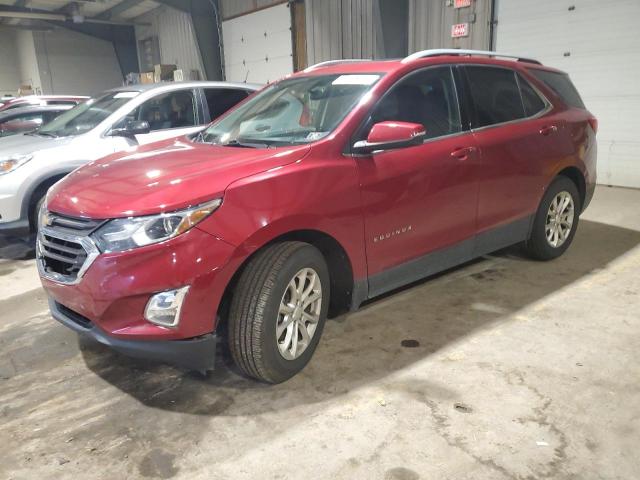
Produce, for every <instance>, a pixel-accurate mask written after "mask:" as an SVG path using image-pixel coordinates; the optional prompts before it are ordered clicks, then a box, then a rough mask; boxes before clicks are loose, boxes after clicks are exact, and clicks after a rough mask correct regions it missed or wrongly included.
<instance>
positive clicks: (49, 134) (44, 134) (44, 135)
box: [25, 130, 58, 138]
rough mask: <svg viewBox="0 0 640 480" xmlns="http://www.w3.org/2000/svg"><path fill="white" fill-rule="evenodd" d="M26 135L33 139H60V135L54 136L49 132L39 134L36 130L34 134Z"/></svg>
mask: <svg viewBox="0 0 640 480" xmlns="http://www.w3.org/2000/svg"><path fill="white" fill-rule="evenodd" d="M25 135H29V136H31V137H49V138H58V135H54V134H53V133H49V132H39V131H38V130H34V131H33V132H27V133H25Z"/></svg>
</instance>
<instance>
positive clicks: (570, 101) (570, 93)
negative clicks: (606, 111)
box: [529, 69, 586, 109]
mask: <svg viewBox="0 0 640 480" xmlns="http://www.w3.org/2000/svg"><path fill="white" fill-rule="evenodd" d="M529 73H531V74H532V75H533V76H534V77H536V78H537V79H538V80H540V81H541V82H542V83H544V84H545V85H546V86H547V87H549V88H550V89H551V90H553V91H554V92H555V94H556V95H558V96H559V97H560V98H561V99H562V101H563V102H564V103H566V104H567V105H569V106H571V107H575V108H582V109H584V108H586V107H585V106H584V103H583V101H582V98H580V94H579V93H578V90H577V89H576V87H575V86H574V85H573V83H572V82H571V79H570V78H569V75H567V74H566V73H560V72H549V71H547V70H538V69H529Z"/></svg>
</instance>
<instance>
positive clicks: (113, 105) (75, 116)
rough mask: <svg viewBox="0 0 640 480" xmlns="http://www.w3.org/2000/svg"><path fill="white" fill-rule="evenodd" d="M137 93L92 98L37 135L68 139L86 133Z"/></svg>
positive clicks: (45, 126) (121, 93) (64, 114)
mask: <svg viewBox="0 0 640 480" xmlns="http://www.w3.org/2000/svg"><path fill="white" fill-rule="evenodd" d="M138 93H139V92H114V93H108V94H107V95H104V96H102V97H99V98H92V99H91V100H87V101H86V102H84V103H81V104H80V105H78V106H76V107H74V108H72V109H71V110H69V111H67V112H65V113H63V114H62V115H60V116H59V117H58V118H56V119H55V120H53V121H52V122H49V123H47V124H46V125H44V126H43V127H41V128H40V129H39V130H38V131H37V133H38V134H40V135H50V136H53V137H70V136H73V135H80V134H82V133H86V132H88V131H89V130H92V129H94V128H95V127H96V126H97V125H98V124H99V123H100V122H102V121H103V120H104V119H106V118H107V117H108V116H109V115H111V114H112V113H113V112H115V111H116V110H117V109H119V108H120V107H121V106H122V105H124V104H125V103H127V102H128V101H129V100H131V99H132V98H133V97H135V96H137V95H138Z"/></svg>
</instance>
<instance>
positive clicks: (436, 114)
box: [366, 67, 462, 138]
mask: <svg viewBox="0 0 640 480" xmlns="http://www.w3.org/2000/svg"><path fill="white" fill-rule="evenodd" d="M384 121H399V122H410V123H418V124H421V125H422V126H424V128H425V131H426V137H425V138H436V137H441V136H443V135H450V134H452V133H457V132H460V131H462V124H461V121H460V110H459V108H458V101H457V96H456V90H455V83H454V80H453V73H452V72H451V68H450V67H435V68H428V69H425V70H421V71H418V72H414V73H410V74H409V75H408V76H407V77H405V78H403V79H402V80H400V81H399V82H398V83H396V84H395V85H394V86H393V87H391V89H390V90H389V91H388V92H387V93H386V94H385V95H384V96H383V97H382V99H381V100H380V101H379V102H378V104H377V105H376V107H375V109H374V111H373V113H372V115H371V120H370V122H369V128H368V129H366V130H367V133H368V131H369V130H370V127H371V126H373V125H374V124H376V123H379V122H384Z"/></svg>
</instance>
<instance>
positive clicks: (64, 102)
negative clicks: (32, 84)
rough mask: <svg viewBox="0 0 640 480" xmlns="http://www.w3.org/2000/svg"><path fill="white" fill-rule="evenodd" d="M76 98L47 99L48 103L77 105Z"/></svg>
mask: <svg viewBox="0 0 640 480" xmlns="http://www.w3.org/2000/svg"><path fill="white" fill-rule="evenodd" d="M78 103H80V102H76V101H75V100H47V105H77V104H78Z"/></svg>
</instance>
